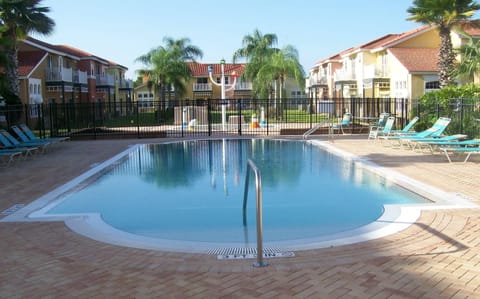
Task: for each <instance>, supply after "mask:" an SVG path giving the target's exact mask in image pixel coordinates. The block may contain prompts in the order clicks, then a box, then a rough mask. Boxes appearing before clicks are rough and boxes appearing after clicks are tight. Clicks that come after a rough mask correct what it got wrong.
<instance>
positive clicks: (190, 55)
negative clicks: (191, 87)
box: [136, 37, 203, 101]
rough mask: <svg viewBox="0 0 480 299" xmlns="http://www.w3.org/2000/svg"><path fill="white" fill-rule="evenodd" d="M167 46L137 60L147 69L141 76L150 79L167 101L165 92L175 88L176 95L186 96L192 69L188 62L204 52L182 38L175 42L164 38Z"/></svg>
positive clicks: (153, 50)
mask: <svg viewBox="0 0 480 299" xmlns="http://www.w3.org/2000/svg"><path fill="white" fill-rule="evenodd" d="M164 42H165V43H166V46H165V47H163V46H159V47H157V48H155V49H152V50H150V51H149V52H148V53H147V54H144V55H142V56H140V57H138V58H137V59H136V61H139V62H142V63H143V64H144V65H145V66H146V67H147V68H145V69H141V70H139V71H138V73H139V75H141V76H144V77H147V78H149V81H148V82H149V83H148V84H149V86H153V85H155V86H157V87H158V90H159V95H160V97H161V99H162V101H163V100H165V91H166V90H169V88H170V87H172V86H173V88H174V89H175V94H176V95H178V96H182V95H183V94H185V91H186V86H185V83H186V82H188V81H189V80H190V76H191V73H190V69H189V67H188V64H187V62H189V61H195V58H197V57H202V56H203V53H202V51H201V50H200V49H199V48H198V47H196V46H193V45H190V40H189V39H187V38H182V39H179V40H174V39H172V38H169V37H166V38H164Z"/></svg>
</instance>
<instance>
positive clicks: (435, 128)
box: [388, 117, 451, 145]
mask: <svg viewBox="0 0 480 299" xmlns="http://www.w3.org/2000/svg"><path fill="white" fill-rule="evenodd" d="M450 122H451V119H450V118H448V117H439V118H438V119H437V121H435V123H434V124H433V125H432V126H431V127H430V128H428V129H426V130H424V131H421V132H418V133H415V134H407V135H394V136H389V137H388V139H389V140H397V141H398V142H399V145H404V144H408V142H409V141H410V140H415V139H417V140H418V139H424V138H427V137H429V138H431V137H433V138H435V137H441V136H442V134H443V132H444V131H445V129H446V128H447V126H448V125H449V124H450Z"/></svg>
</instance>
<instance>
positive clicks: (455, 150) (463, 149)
mask: <svg viewBox="0 0 480 299" xmlns="http://www.w3.org/2000/svg"><path fill="white" fill-rule="evenodd" d="M461 142H462V141H459V142H458V143H461ZM452 143H453V142H452ZM462 144H466V145H476V146H475V147H469V146H459V145H456V146H455V145H453V146H452V145H451V146H445V145H442V146H441V147H440V149H441V150H442V151H443V153H444V154H445V156H446V157H447V159H448V162H450V163H452V159H451V157H450V155H451V154H460V153H465V154H467V156H466V157H465V160H463V163H466V162H467V161H468V159H470V156H471V155H472V154H480V139H472V140H465V142H463V143H462Z"/></svg>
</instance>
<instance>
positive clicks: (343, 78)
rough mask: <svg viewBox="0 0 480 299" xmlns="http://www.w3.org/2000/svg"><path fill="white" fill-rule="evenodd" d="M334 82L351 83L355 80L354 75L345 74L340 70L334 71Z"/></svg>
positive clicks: (350, 73)
mask: <svg viewBox="0 0 480 299" xmlns="http://www.w3.org/2000/svg"><path fill="white" fill-rule="evenodd" d="M334 80H335V82H337V81H352V80H356V75H355V73H353V72H345V71H342V70H337V71H335V74H334Z"/></svg>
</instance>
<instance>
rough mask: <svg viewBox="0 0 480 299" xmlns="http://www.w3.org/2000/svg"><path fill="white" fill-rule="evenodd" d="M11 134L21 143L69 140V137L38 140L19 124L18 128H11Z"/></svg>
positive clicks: (25, 127)
mask: <svg viewBox="0 0 480 299" xmlns="http://www.w3.org/2000/svg"><path fill="white" fill-rule="evenodd" d="M11 128H12V130H13V132H15V134H16V135H17V136H18V137H19V138H20V139H21V140H22V141H23V142H31V141H36V142H38V141H42V142H50V143H55V142H61V141H66V140H69V139H70V137H50V138H38V137H37V136H35V134H34V133H33V132H32V130H30V128H29V127H27V126H26V125H24V124H20V125H18V126H12V127H11Z"/></svg>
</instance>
